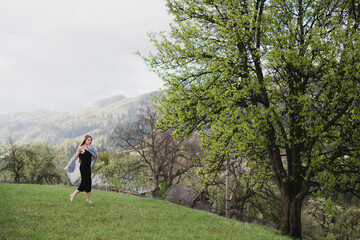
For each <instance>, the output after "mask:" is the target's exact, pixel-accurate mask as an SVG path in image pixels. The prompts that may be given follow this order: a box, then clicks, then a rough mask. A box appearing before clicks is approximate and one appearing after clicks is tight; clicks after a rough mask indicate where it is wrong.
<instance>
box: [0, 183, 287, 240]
mask: <svg viewBox="0 0 360 240" xmlns="http://www.w3.org/2000/svg"><path fill="white" fill-rule="evenodd" d="M75 189H76V187H70V186H49V185H31V184H7V183H0V239H207V240H208V239H222V240H223V239H238V240H290V238H288V237H286V236H282V235H281V233H280V232H279V231H276V230H274V229H271V228H268V227H264V226H260V225H256V224H248V223H243V222H239V221H235V220H231V219H226V218H224V217H221V216H217V215H215V214H211V213H208V212H204V211H200V210H195V209H190V208H187V207H183V206H180V205H177V204H173V203H170V202H168V201H163V200H157V199H150V198H144V197H138V196H133V195H129V194H123V193H115V192H104V191H98V190H93V191H92V192H91V197H92V201H93V204H88V203H87V202H86V201H85V193H80V194H79V195H78V196H77V198H76V199H75V200H74V201H73V202H70V201H69V194H70V193H72V192H73V191H74V190H75Z"/></svg>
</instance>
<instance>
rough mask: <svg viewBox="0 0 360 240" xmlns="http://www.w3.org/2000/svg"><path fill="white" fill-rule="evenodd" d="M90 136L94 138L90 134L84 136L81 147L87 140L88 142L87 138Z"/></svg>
mask: <svg viewBox="0 0 360 240" xmlns="http://www.w3.org/2000/svg"><path fill="white" fill-rule="evenodd" d="M88 138H91V139H92V137H91V136H90V135H89V134H86V135H85V136H84V139H83V140H82V142H81V144H80V147H81V146H82V145H84V144H85V142H86V140H87V139H88Z"/></svg>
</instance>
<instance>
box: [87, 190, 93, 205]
mask: <svg viewBox="0 0 360 240" xmlns="http://www.w3.org/2000/svg"><path fill="white" fill-rule="evenodd" d="M86 201H87V202H88V203H92V201H91V199H90V193H89V192H87V193H86Z"/></svg>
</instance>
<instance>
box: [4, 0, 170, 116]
mask: <svg viewBox="0 0 360 240" xmlns="http://www.w3.org/2000/svg"><path fill="white" fill-rule="evenodd" d="M169 23H170V17H169V16H168V15H167V12H166V8H165V0H132V1H124V0H67V1H64V0H32V1H28V0H7V1H6V0H0V113H3V112H12V111H33V110H37V109H43V108H48V109H53V110H61V111H72V110H76V109H79V108H84V107H89V106H91V105H92V104H93V103H94V102H95V101H97V100H99V99H101V98H104V97H108V96H111V95H114V94H124V95H125V96H128V97H132V96H136V95H139V94H143V93H147V92H150V91H154V90H157V89H159V88H160V87H161V86H162V82H161V80H160V79H158V78H157V77H156V76H155V75H154V74H152V73H150V72H149V71H148V69H147V67H146V66H145V64H144V63H143V61H142V60H141V59H140V58H139V57H138V56H136V55H134V54H133V53H134V52H135V51H141V52H144V53H147V52H148V51H150V50H152V51H153V50H154V48H153V46H152V43H150V41H149V39H148V37H147V33H148V32H153V31H155V32H158V31H161V30H168V29H169ZM73 98H76V101H78V100H77V99H86V100H85V101H84V102H82V101H80V103H77V104H74V105H73V103H74V100H73Z"/></svg>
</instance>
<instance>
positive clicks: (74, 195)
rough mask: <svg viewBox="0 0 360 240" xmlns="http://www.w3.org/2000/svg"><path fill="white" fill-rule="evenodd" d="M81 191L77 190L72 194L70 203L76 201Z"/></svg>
mask: <svg viewBox="0 0 360 240" xmlns="http://www.w3.org/2000/svg"><path fill="white" fill-rule="evenodd" d="M79 192H80V191H79V190H76V191H75V192H73V193H72V194H70V202H72V201H73V200H74V198H75V197H76V195H78V194H79Z"/></svg>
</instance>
